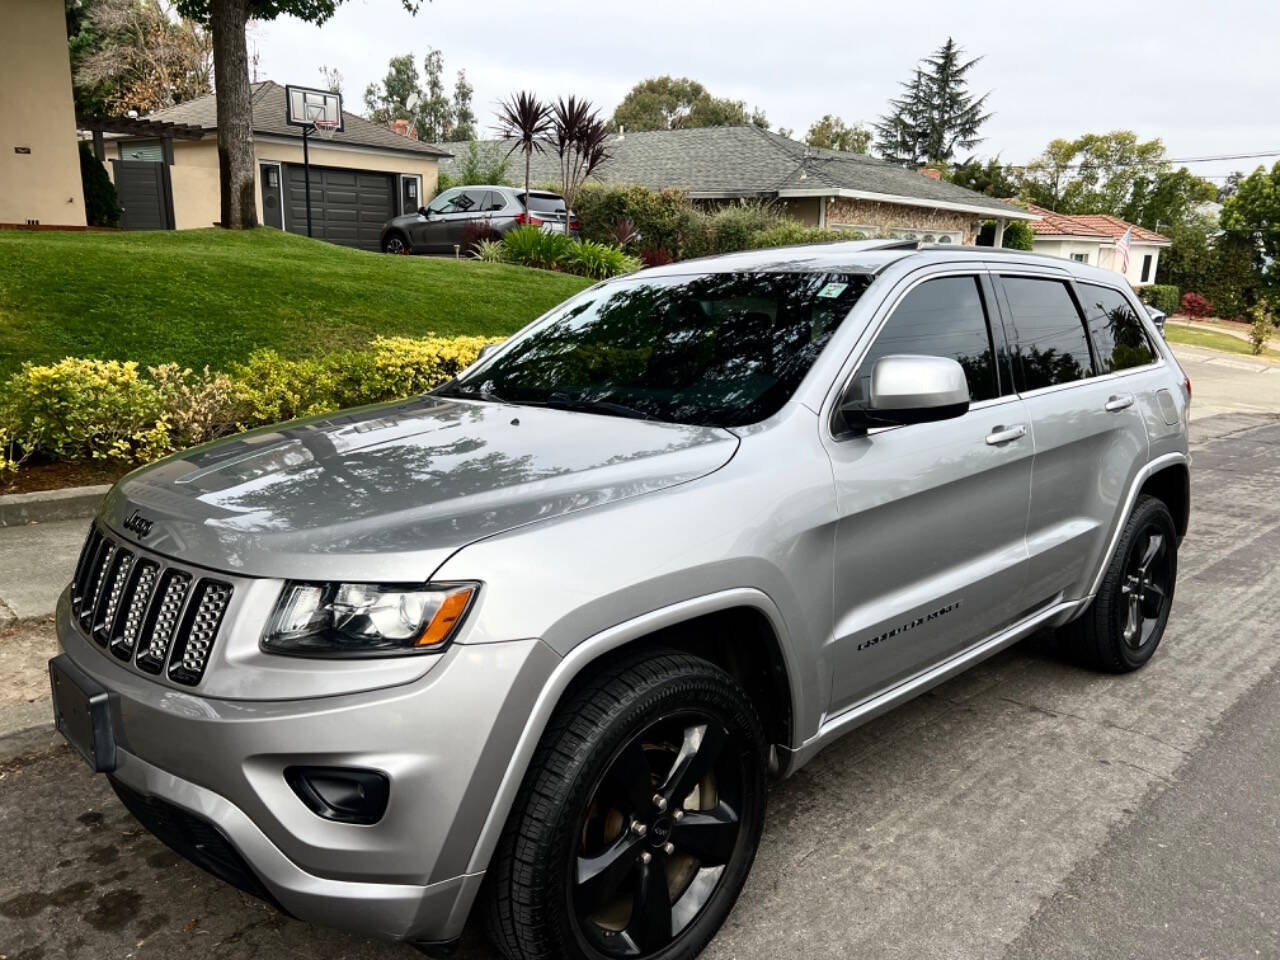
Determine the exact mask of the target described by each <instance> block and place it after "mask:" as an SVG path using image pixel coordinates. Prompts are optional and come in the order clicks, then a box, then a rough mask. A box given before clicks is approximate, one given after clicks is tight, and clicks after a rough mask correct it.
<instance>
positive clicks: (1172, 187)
mask: <svg viewBox="0 0 1280 960" xmlns="http://www.w3.org/2000/svg"><path fill="white" fill-rule="evenodd" d="M1217 195H1218V188H1217V186H1216V185H1215V184H1213V183H1210V182H1209V181H1208V180H1205V179H1204V178H1203V177H1197V176H1196V175H1195V174H1194V173H1192V172H1191V171H1190V170H1188V169H1187V168H1186V167H1179V168H1178V169H1177V170H1161V171H1160V172H1159V173H1157V174H1156V175H1155V177H1153V178H1152V179H1150V180H1148V179H1145V178H1144V179H1141V180H1137V181H1135V183H1134V185H1133V193H1132V194H1130V196H1129V202H1128V203H1127V204H1125V208H1124V213H1123V214H1122V216H1123V218H1124V219H1125V220H1128V221H1130V222H1131V223H1136V224H1139V225H1141V226H1144V227H1146V228H1147V229H1148V230H1156V231H1158V232H1161V233H1166V232H1168V231H1170V230H1172V229H1173V228H1174V227H1175V226H1177V225H1179V224H1181V223H1185V222H1186V221H1187V220H1189V219H1190V218H1191V217H1193V216H1195V214H1196V210H1197V208H1199V207H1200V206H1201V205H1202V204H1205V203H1209V202H1210V201H1212V200H1214V199H1215V198H1216V197H1217Z"/></svg>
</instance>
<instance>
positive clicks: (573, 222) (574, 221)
mask: <svg viewBox="0 0 1280 960" xmlns="http://www.w3.org/2000/svg"><path fill="white" fill-rule="evenodd" d="M569 229H570V230H577V229H579V227H578V218H577V217H570V218H569Z"/></svg>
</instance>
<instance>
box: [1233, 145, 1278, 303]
mask: <svg viewBox="0 0 1280 960" xmlns="http://www.w3.org/2000/svg"><path fill="white" fill-rule="evenodd" d="M1222 229H1223V230H1225V231H1226V232H1227V233H1229V234H1230V235H1232V236H1233V237H1236V238H1238V239H1239V240H1241V241H1244V242H1246V243H1249V244H1252V247H1253V250H1254V255H1255V263H1256V265H1257V266H1258V267H1259V269H1260V271H1261V273H1262V277H1263V279H1264V280H1265V281H1266V284H1267V286H1268V287H1269V288H1270V295H1271V296H1272V297H1274V298H1276V299H1277V302H1280V263H1277V260H1280V161H1277V162H1276V163H1275V165H1274V166H1273V167H1272V168H1271V169H1270V170H1267V169H1266V168H1265V167H1258V169H1257V170H1255V171H1254V172H1253V173H1251V174H1249V176H1247V177H1245V178H1244V179H1243V180H1241V181H1240V183H1239V185H1238V187H1237V189H1236V192H1235V193H1233V194H1232V195H1231V196H1229V197H1227V200H1226V202H1225V203H1224V204H1223V205H1222ZM1264 264H1265V266H1264Z"/></svg>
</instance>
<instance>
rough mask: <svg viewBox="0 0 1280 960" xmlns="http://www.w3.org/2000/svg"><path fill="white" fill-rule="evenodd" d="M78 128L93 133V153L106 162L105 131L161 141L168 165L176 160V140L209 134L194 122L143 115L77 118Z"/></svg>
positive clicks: (198, 138)
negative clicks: (174, 150) (144, 116)
mask: <svg viewBox="0 0 1280 960" xmlns="http://www.w3.org/2000/svg"><path fill="white" fill-rule="evenodd" d="M76 129H77V130H83V131H85V132H86V133H92V134H93V155H94V156H95V157H97V158H98V160H99V161H103V162H105V161H106V159H107V148H106V144H105V142H104V140H103V137H102V135H103V134H104V133H118V134H122V135H124V136H127V137H152V138H155V139H157V140H159V141H160V143H161V148H162V149H163V151H164V160H165V163H167V164H171V163H173V141H174V140H200V139H202V138H203V137H204V135H205V130H204V128H203V127H197V126H195V125H194V124H190V123H170V122H169V121H167V120H147V119H145V118H142V117H76Z"/></svg>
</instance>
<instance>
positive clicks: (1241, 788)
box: [0, 351, 1280, 960]
mask: <svg viewBox="0 0 1280 960" xmlns="http://www.w3.org/2000/svg"><path fill="white" fill-rule="evenodd" d="M1180 352H1181V351H1180ZM1210 359H1212V358H1210ZM1197 362H1198V361H1197ZM1205 362H1207V361H1205ZM1190 363H1191V362H1190V361H1189V363H1188V370H1189V373H1190V374H1191V376H1192V378H1193V380H1194V379H1196V377H1197V373H1196V372H1195V368H1194V367H1192V366H1191V365H1190ZM1261 376H1269V375H1261ZM1197 390H1198V391H1199V390H1200V387H1199V384H1197ZM1197 396H1199V393H1198V394H1197ZM1193 436H1194V438H1195V440H1196V444H1195V450H1194V456H1195V464H1194V470H1193V476H1194V480H1193V499H1194V507H1193V523H1192V529H1191V532H1190V534H1189V536H1188V538H1187V541H1186V543H1185V545H1184V548H1183V552H1182V555H1181V571H1180V577H1179V584H1178V595H1177V599H1176V601H1175V606H1174V613H1173V617H1172V619H1171V621H1170V626H1169V630H1168V633H1167V635H1166V641H1165V645H1164V646H1163V647H1162V649H1161V651H1160V653H1159V654H1158V655H1157V656H1156V658H1155V659H1154V661H1153V662H1152V663H1151V664H1150V666H1149V667H1148V668H1147V669H1145V670H1143V671H1141V672H1139V673H1137V674H1135V675H1131V676H1126V677H1110V676H1099V675H1097V674H1094V673H1090V672H1087V671H1084V670H1081V669H1079V668H1077V667H1075V666H1073V665H1072V664H1071V663H1069V662H1068V661H1066V660H1064V659H1063V658H1061V657H1060V656H1059V655H1058V654H1057V653H1056V652H1055V650H1054V648H1053V646H1052V643H1051V642H1050V640H1049V639H1048V638H1043V637H1042V638H1036V639H1033V640H1031V641H1028V642H1026V643H1023V644H1021V645H1019V646H1018V647H1015V648H1014V649H1012V650H1010V651H1007V652H1005V653H1004V654H1002V655H1001V656H999V657H997V658H995V659H993V660H991V661H988V662H987V663H986V664H983V665H982V666H981V667H979V668H977V669H976V670H974V671H972V672H970V673H969V674H967V675H965V676H963V677H960V678H958V679H957V680H955V681H952V682H951V683H949V684H946V685H945V686H942V687H940V688H938V689H937V690H935V691H933V692H932V693H931V694H929V695H926V696H925V697H922V698H921V699H919V700H917V701H915V702H914V703H912V704H909V705H907V706H906V707H904V708H902V709H900V710H898V711H896V712H894V713H892V714H889V715H887V716H885V717H882V718H880V719H879V720H877V721H874V722H873V723H871V724H869V725H868V726H866V727H863V728H862V729H860V730H858V731H856V732H855V733H853V734H852V735H850V736H849V737H846V738H845V739H844V740H842V741H840V742H838V743H837V744H835V745H833V746H832V747H831V748H830V749H828V750H827V751H826V752H825V753H823V754H822V755H821V756H820V757H819V758H818V759H817V760H815V761H814V763H812V764H811V765H810V766H808V767H806V768H805V769H804V770H802V771H801V772H800V773H799V774H798V775H797V776H795V777H793V778H792V779H790V780H788V781H786V782H784V783H781V784H779V785H777V786H776V787H775V789H774V790H773V791H772V792H771V795H770V810H769V816H768V820H767V825H766V831H765V836H764V840H763V844H762V846H761V850H760V854H759V858H758V860H757V863H756V866H755V869H754V871H753V873H752V876H751V879H750V881H749V882H748V885H747V888H746V891H745V893H744V896H743V898H742V900H741V902H740V904H739V905H738V907H737V909H736V910H735V911H734V913H733V915H732V916H731V918H730V920H729V922H728V923H727V924H726V926H725V928H724V929H723V930H722V932H721V933H720V935H719V936H718V937H717V939H716V940H715V941H714V942H713V944H712V945H711V947H710V948H709V949H708V951H707V953H706V954H705V955H706V956H707V957H709V958H716V960H728V958H769V960H773V958H777V957H793V956H794V957H801V956H803V957H814V958H817V957H822V958H826V957H832V958H836V957H841V958H843V957H868V958H899V957H900V958H910V960H919V958H922V957H927V958H956V960H968V958H974V960H977V958H991V960H995V958H1024V957H1025V958H1031V957H1047V956H1052V957H1060V956H1061V957H1065V956H1079V957H1121V956H1123V957H1151V958H1162V960H1163V958H1169V957H1182V956H1205V957H1227V956H1231V957H1234V956H1280V936H1278V935H1277V926H1278V924H1280V919H1278V915H1277V908H1276V905H1275V904H1276V902H1277V898H1276V896H1275V891H1276V890H1277V889H1278V888H1280V880H1278V878H1280V844H1277V842H1276V838H1277V836H1280V831H1278V830H1277V829H1276V828H1277V826H1278V825H1280V790H1277V789H1276V787H1277V784H1278V783H1280V751H1278V750H1277V749H1276V747H1275V744H1277V743H1280V619H1278V615H1280V589H1277V587H1280V577H1278V576H1277V574H1276V572H1275V569H1274V566H1275V564H1274V558H1275V557H1276V556H1277V555H1278V551H1280V503H1277V501H1276V498H1275V496H1274V491H1275V490H1276V489H1277V484H1278V483H1280V421H1277V420H1275V419H1273V418H1272V417H1267V416H1256V415H1253V416H1246V415H1240V414H1234V415H1226V416H1219V417H1215V418H1212V419H1207V420H1199V421H1197V423H1196V424H1195V427H1194V432H1193ZM64 575H65V574H64ZM4 639H5V638H4V636H3V635H0V645H3V644H4ZM0 667H3V671H4V672H6V673H7V672H8V671H9V670H10V669H13V668H12V667H11V666H10V665H9V663H8V661H6V660H5V659H4V654H3V652H0ZM175 954H181V955H183V956H184V957H187V958H190V960H198V958H203V957H210V958H212V957H220V958H222V957H230V958H241V957H243V958H253V957H278V956H285V955H296V956H303V957H307V958H309V960H318V958H391V957H396V956H400V957H405V958H408V957H411V956H416V954H415V953H413V952H412V951H410V950H409V949H408V948H405V947H399V946H394V945H385V944H380V943H373V942H369V941H363V940H358V939H355V938H351V937H347V936H345V935H343V934H340V933H336V932H333V931H327V930H323V929H321V928H317V927H312V926H308V925H305V924H302V923H299V922H297V921H293V920H289V919H287V918H285V917H282V916H281V915H279V914H277V913H276V912H274V911H273V910H272V909H271V908H269V907H266V906H264V905H262V904H260V903H258V902H257V901H255V900H253V899H252V898H250V897H247V896H245V895H243V894H240V893H238V892H237V891H235V890H233V889H232V888H230V887H227V886H225V885H223V884H220V883H219V882H217V881H215V880H213V879H211V878H210V877H208V876H206V875H205V874H203V873H202V872H200V871H199V870H198V869H196V868H195V867H192V866H190V865H189V864H187V863H186V862H184V861H181V860H179V859H178V858H177V857H176V856H175V855H173V854H171V853H170V852H169V851H168V850H167V849H165V848H164V847H163V846H161V845H160V844H159V842H158V841H156V840H154V839H153V838H152V837H151V836H150V835H148V834H146V833H145V832H144V831H142V830H141V829H140V828H139V827H138V826H137V825H136V824H135V822H134V821H133V820H132V819H131V818H130V817H129V815H128V814H126V813H125V812H124V810H123V809H122V808H121V807H120V806H119V804H118V803H117V802H116V801H115V799H114V797H113V796H112V795H111V792H110V789H109V787H108V786H107V784H106V782H105V780H104V779H103V778H101V777H95V776H93V775H91V774H90V773H89V772H88V771H87V769H86V768H85V767H84V766H83V765H82V763H81V762H80V761H79V760H78V759H77V758H75V757H73V756H71V754H70V753H69V751H67V750H66V749H65V748H54V749H49V748H48V747H44V748H43V749H35V750H34V752H32V753H31V754H29V755H28V756H27V757H26V758H20V759H14V760H10V761H9V762H7V763H5V764H3V765H0V955H5V956H7V957H8V958H9V960H16V958H18V957H28V958H35V957H41V958H52V957H67V958H73V960H74V958H109V957H120V958H126V957H129V958H132V957H168V956H172V955H175ZM462 956H463V957H465V958H470V960H479V958H487V957H490V956H491V954H490V952H489V951H488V949H487V947H486V946H485V944H484V943H483V940H482V939H481V938H480V937H479V935H478V933H477V932H476V931H474V930H473V931H471V932H470V933H469V936H468V938H467V941H466V942H465V943H464V946H463V950H462Z"/></svg>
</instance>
